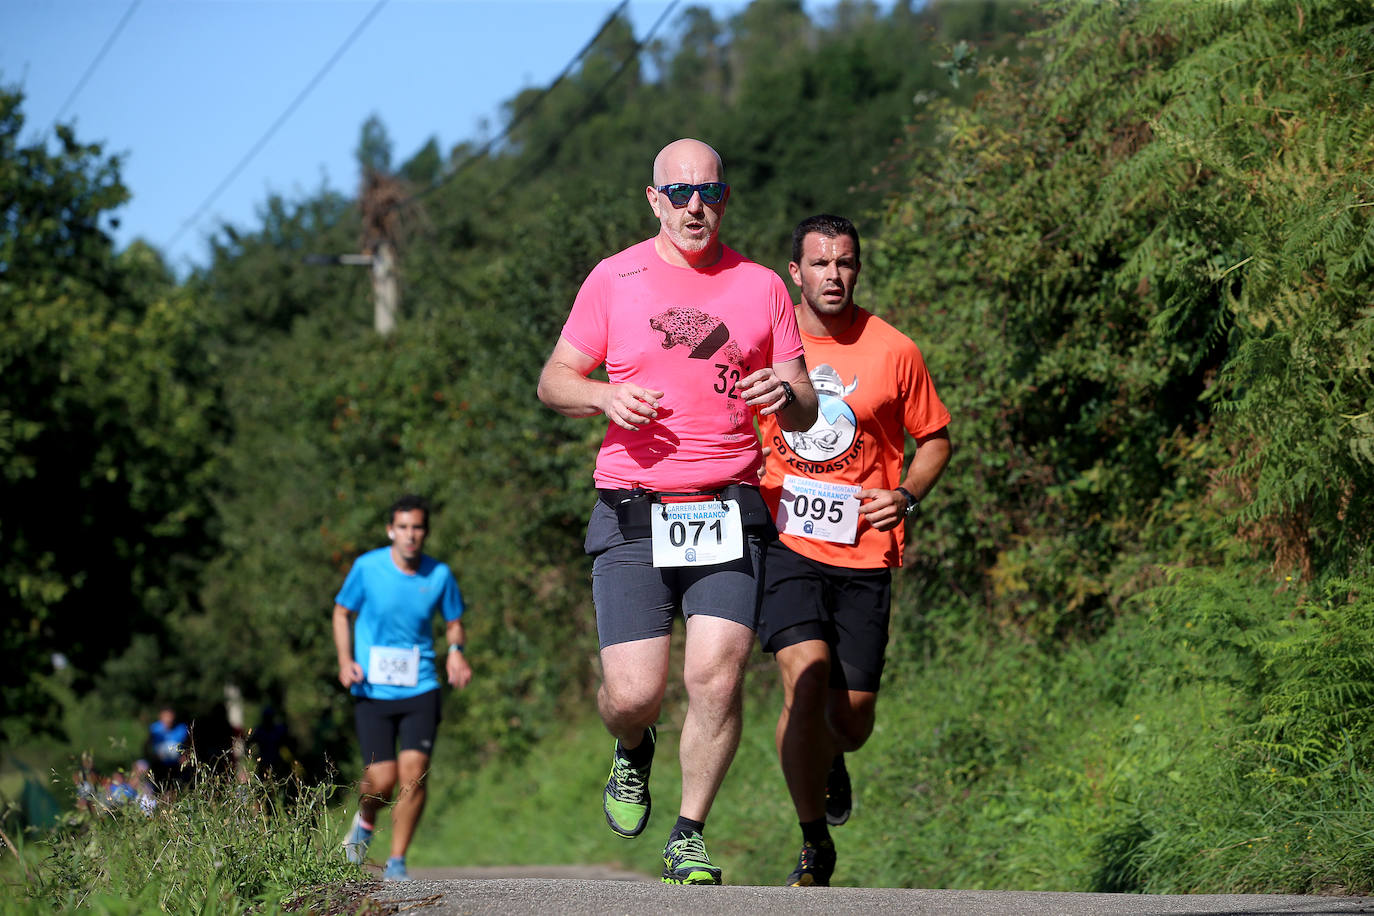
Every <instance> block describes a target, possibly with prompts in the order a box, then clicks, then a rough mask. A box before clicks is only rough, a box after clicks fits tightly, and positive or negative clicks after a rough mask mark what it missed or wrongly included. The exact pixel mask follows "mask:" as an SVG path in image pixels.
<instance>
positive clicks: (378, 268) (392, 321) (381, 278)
mask: <svg viewBox="0 0 1374 916" xmlns="http://www.w3.org/2000/svg"><path fill="white" fill-rule="evenodd" d="M400 310H401V289H400V283H399V282H398V281H397V279H396V249H395V247H394V246H393V245H392V244H391V241H390V239H382V240H381V241H379V242H377V244H376V245H374V246H373V248H372V328H373V330H375V331H376V332H377V333H378V334H381V335H382V336H383V337H385V336H386V335H388V334H390V333H391V332H392V331H394V330H396V315H397V313H399V312H400Z"/></svg>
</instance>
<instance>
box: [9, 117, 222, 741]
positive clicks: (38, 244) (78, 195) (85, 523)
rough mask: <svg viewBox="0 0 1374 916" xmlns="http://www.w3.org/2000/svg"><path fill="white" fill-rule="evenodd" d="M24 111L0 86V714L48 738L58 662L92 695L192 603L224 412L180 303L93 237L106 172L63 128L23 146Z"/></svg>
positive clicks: (157, 265)
mask: <svg viewBox="0 0 1374 916" xmlns="http://www.w3.org/2000/svg"><path fill="white" fill-rule="evenodd" d="M21 103H22V97H21V95H20V94H19V93H17V92H12V91H8V90H0V188H3V189H4V190H3V192H0V193H3V198H0V375H3V377H4V380H5V382H4V385H3V386H0V505H3V506H4V514H3V516H2V517H0V593H2V594H3V595H4V596H5V600H6V604H7V608H6V612H5V614H4V615H3V621H0V628H3V635H4V638H3V643H4V645H5V646H6V649H7V654H6V658H7V664H6V666H5V669H4V671H3V673H0V702H2V703H3V705H4V707H5V710H6V713H7V715H10V716H12V717H19V718H21V719H25V720H27V721H28V722H29V724H30V725H36V726H43V725H50V724H51V719H50V716H49V711H50V706H51V704H50V703H47V702H45V700H44V698H43V697H42V696H41V695H40V688H39V682H38V681H37V679H36V675H38V674H40V673H41V672H43V671H45V670H50V666H51V664H52V662H51V660H50V659H51V657H52V656H53V655H54V654H56V653H60V654H62V655H63V656H65V657H67V658H68V659H69V660H70V661H71V663H72V665H73V666H74V667H75V668H76V670H77V671H78V674H79V679H78V683H81V684H86V685H89V684H90V683H91V679H92V677H93V675H94V674H95V672H96V671H98V670H99V668H100V667H101V666H102V665H103V664H104V663H105V662H106V661H107V660H109V659H110V658H111V657H112V656H114V655H116V654H117V653H119V652H120V651H121V650H122V649H123V648H124V647H125V646H127V645H128V643H129V641H130V639H131V637H132V636H133V634H135V633H138V632H145V633H151V634H155V635H156V634H160V633H162V631H163V621H164V619H165V618H166V616H167V615H169V614H171V613H174V612H176V611H178V610H179V609H182V608H185V607H186V606H188V604H189V603H190V602H191V600H192V597H193V595H194V592H195V588H196V580H197V574H198V571H199V565H200V563H201V562H202V561H203V560H204V558H205V557H206V556H207V554H208V553H209V551H210V550H211V543H212V536H211V531H210V528H209V525H210V511H209V506H208V502H207V498H206V490H207V483H208V481H209V478H210V476H211V468H212V466H213V461H212V458H211V455H212V451H213V449H214V446H215V441H214V440H215V436H216V431H217V429H218V419H217V418H218V412H217V395H216V389H215V385H214V383H213V379H212V367H211V366H210V364H209V362H208V360H207V358H206V353H205V351H204V349H203V343H202V340H203V337H204V330H205V328H204V325H203V322H202V320H201V318H200V316H199V315H198V313H197V311H196V309H195V308H194V307H193V303H192V301H191V300H190V298H189V296H187V295H186V294H185V292H184V291H181V290H178V289H177V288H176V287H175V286H174V285H173V284H172V280H171V276H170V274H169V272H168V271H167V269H166V267H165V266H164V265H163V264H162V262H161V260H160V258H159V257H158V256H157V255H156V253H154V252H153V251H151V250H150V249H148V248H147V247H146V246H142V245H135V246H132V247H131V248H130V250H129V251H127V252H126V253H125V254H124V255H123V256H121V257H116V256H115V254H114V250H113V246H112V244H111V240H110V238H109V236H108V235H107V234H106V233H105V231H104V230H103V229H102V228H101V220H102V219H104V218H106V216H107V214H108V213H109V211H110V210H112V209H113V208H115V207H117V206H118V205H119V204H121V203H123V202H124V200H125V199H126V198H127V193H126V191H125V189H124V187H123V185H122V184H121V183H120V181H119V163H118V160H116V159H110V158H106V157H105V156H104V155H103V154H102V152H101V148H100V147H99V146H98V145H95V144H83V143H80V142H78V141H77V140H76V138H75V136H74V134H73V132H72V131H71V130H70V129H69V128H68V127H66V126H60V127H59V128H58V130H57V149H56V150H55V151H51V150H49V149H48V147H47V145H46V143H44V142H42V141H39V142H36V143H32V144H29V145H21V143H20V140H19V137H20V133H21V130H22V128H23V125H24V118H23V115H22V113H21ZM148 683H149V681H148V680H146V672H145V680H144V681H143V684H144V685H145V691H146V685H147V684H148ZM126 686H127V685H126ZM167 686H168V687H169V689H170V687H171V685H167Z"/></svg>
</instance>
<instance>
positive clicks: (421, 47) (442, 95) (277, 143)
mask: <svg viewBox="0 0 1374 916" xmlns="http://www.w3.org/2000/svg"><path fill="white" fill-rule="evenodd" d="M695 4H696V5H704V6H709V7H710V8H711V9H712V11H713V13H714V14H715V15H716V18H717V19H719V20H722V21H723V20H725V19H727V18H728V17H729V16H730V15H731V14H732V13H735V12H738V11H739V10H740V9H742V8H743V7H745V6H747V3H746V2H703V0H695ZM617 5H618V0H505V2H501V0H385V2H384V3H383V4H382V6H381V7H380V9H378V0H0V84H4V85H5V86H6V87H7V88H15V87H17V88H19V89H21V90H22V91H23V93H24V95H25V101H24V104H23V108H22V111H23V113H24V115H25V118H26V119H27V123H26V125H25V132H24V134H23V137H22V140H23V141H33V140H37V139H39V138H41V137H42V136H44V135H45V134H49V132H50V128H51V126H52V124H53V122H54V119H55V118H57V117H58V115H59V110H60V109H62V108H63V105H64V104H66V108H65V110H64V111H61V120H62V121H63V122H64V123H74V124H75V127H76V132H77V137H78V139H80V140H82V141H86V142H100V143H102V144H104V146H105V150H106V152H107V153H114V154H119V155H121V156H122V157H123V166H122V170H121V171H122V176H123V180H124V183H125V185H126V186H127V187H128V188H129V191H130V193H131V194H132V199H131V200H130V202H129V203H128V204H126V205H125V206H124V207H122V208H120V210H118V211H117V212H116V213H115V216H117V217H118V218H119V220H120V225H119V227H118V228H117V229H116V230H114V237H115V239H116V242H117V244H118V245H119V247H121V248H122V247H123V246H125V245H127V244H128V243H129V242H130V241H131V240H133V239H134V238H138V237H141V238H144V239H146V240H147V241H149V242H150V243H152V244H153V245H155V246H156V247H158V248H159V249H161V250H162V251H163V252H164V254H165V255H166V256H167V258H168V262H169V264H170V265H171V266H172V267H173V268H175V269H177V270H178V272H184V271H185V270H186V269H187V268H188V267H189V266H191V265H192V264H199V263H203V262H204V260H205V259H206V257H207V245H206V241H205V240H206V238H207V236H208V235H209V234H210V233H211V232H212V231H213V230H214V228H215V227H216V226H217V225H219V224H220V223H221V222H229V223H232V224H234V225H237V226H242V227H249V228H252V227H256V226H257V225H258V218H257V215H256V214H257V209H258V207H260V206H261V204H262V203H263V202H264V201H265V200H266V199H267V197H268V195H269V194H271V193H278V194H281V195H283V196H285V197H288V198H296V197H303V196H305V195H308V194H310V193H312V192H314V191H316V190H318V189H319V188H321V187H322V186H325V185H327V186H329V187H331V188H334V189H337V190H341V191H344V192H346V193H349V194H351V193H353V191H354V189H355V187H356V184H357V169H356V165H355V160H354V150H355V149H356V147H357V144H358V138H359V134H360V130H361V126H362V123H363V121H364V120H365V119H366V118H367V117H368V116H369V115H371V114H374V113H375V114H377V115H378V116H379V117H380V118H381V119H382V121H383V123H384V124H385V125H386V127H387V131H388V133H389V134H390V136H391V139H392V142H393V146H394V159H395V161H396V162H398V163H399V162H401V161H404V160H405V159H407V158H409V156H410V155H411V154H412V153H414V152H415V151H416V150H418V149H419V148H420V147H421V146H422V145H423V144H424V143H425V142H426V140H428V139H429V138H430V137H431V136H435V137H437V138H438V140H439V144H440V147H441V149H443V150H444V151H445V152H447V150H448V149H449V148H450V147H451V146H453V145H454V144H456V143H459V142H462V141H464V140H474V141H477V142H482V141H485V140H487V139H490V138H491V137H494V136H496V135H497V134H499V133H500V131H501V129H502V128H503V126H504V122H503V120H502V111H501V105H502V103H503V102H505V101H507V100H509V99H510V98H511V97H512V96H514V95H515V94H516V93H518V92H519V91H520V90H521V89H524V88H527V87H530V86H544V85H547V84H548V83H549V82H551V81H552V80H553V79H554V78H555V77H556V76H557V75H558V73H559V72H560V71H561V70H562V69H563V68H564V66H566V65H567V63H568V61H569V60H571V59H572V57H573V55H575V54H576V53H577V51H578V50H579V49H581V48H582V46H583V45H584V44H586V42H587V40H588V39H589V38H590V37H591V36H592V35H593V34H594V33H595V31H596V30H597V29H598V28H599V27H600V25H601V23H602V22H603V21H604V20H605V18H606V16H607V15H608V14H609V13H610V12H611V11H612V10H613V9H615V7H616V6H617ZM690 5H693V4H692V3H691V2H679V3H677V4H676V5H675V6H674V5H673V4H672V3H671V2H670V0H630V2H629V4H628V6H627V8H626V11H627V14H628V15H629V17H630V21H631V22H632V23H633V25H634V29H635V34H636V35H637V36H639V37H641V38H642V37H644V35H645V34H646V33H647V32H648V31H649V30H650V29H651V28H652V27H653V25H654V23H655V22H656V21H657V20H658V19H659V17H660V16H661V15H662V14H663V13H664V12H665V11H666V10H669V8H670V7H671V8H672V12H671V14H670V16H669V18H668V20H667V21H666V22H665V23H664V25H663V26H662V27H661V28H660V30H659V32H658V33H657V37H669V38H671V34H672V27H673V25H674V24H675V23H676V22H677V20H678V18H679V17H680V15H681V13H682V12H683V11H684V10H685V9H686V8H687V7H688V6H690ZM830 5H831V4H830V3H811V2H808V3H807V4H806V7H807V9H808V11H810V12H812V13H813V15H814V14H815V13H816V12H817V11H818V10H823V9H826V8H828V7H829V6H830ZM883 5H884V6H886V5H887V4H883ZM126 17H127V18H126ZM369 17H371V18H370V19H369ZM364 21H366V23H367V24H366V27H365V28H364V29H363V30H362V31H361V33H360V34H359V35H358V37H357V38H356V40H355V41H354V42H353V43H352V44H351V45H350V46H349V47H348V49H347V50H346V51H345V52H344V53H343V54H342V56H341V57H339V59H338V60H337V62H336V63H335V64H334V65H333V67H332V68H331V69H329V70H328V72H327V73H326V74H325V75H324V76H323V78H321V79H320V80H319V82H318V83H317V84H316V85H315V87H314V88H313V90H312V91H311V92H310V94H309V95H308V96H307V97H306V98H305V100H304V101H303V102H301V104H300V105H299V107H298V108H296V109H295V111H294V112H293V113H292V114H291V116H290V117H289V118H287V119H286V120H285V121H284V122H283V124H282V126H281V127H280V128H279V129H278V130H277V131H276V132H275V133H274V134H273V136H272V137H271V139H270V140H268V141H267V143H266V145H264V146H263V147H262V148H261V150H260V151H259V152H258V153H257V154H256V155H255V156H254V157H253V159H252V160H251V161H250V162H249V163H248V164H247V166H246V167H244V169H243V170H242V172H241V173H240V174H238V176H237V177H236V178H234V179H233V180H232V181H231V182H229V184H228V185H227V187H226V188H225V189H224V191H223V193H221V194H220V195H219V196H218V197H217V198H216V199H215V201H214V202H213V204H212V205H211V206H210V207H209V209H208V210H206V211H205V213H204V215H203V216H201V217H200V218H199V219H198V220H197V221H196V222H195V223H194V224H193V225H191V226H189V227H186V228H183V226H184V224H185V223H186V222H187V220H188V219H190V218H191V217H192V216H193V215H194V214H195V213H196V212H197V211H198V210H199V209H200V208H201V206H202V205H203V204H205V203H206V201H207V199H208V198H209V197H210V196H211V195H212V194H213V192H214V191H215V190H216V188H217V187H218V186H219V185H221V184H222V183H223V182H225V180H226V179H228V178H229V176H230V174H231V173H232V171H233V170H234V169H235V167H236V166H237V165H238V164H239V163H240V162H241V161H242V160H243V159H244V157H245V156H246V155H247V154H248V152H249V151H250V150H251V149H252V148H253V147H254V146H255V145H256V144H257V143H258V142H259V141H260V140H261V139H262V138H263V136H264V135H265V134H266V133H267V132H268V130H269V129H270V128H271V127H272V125H273V124H274V123H275V122H276V121H277V120H278V119H279V118H280V117H281V116H282V115H283V113H284V112H286V111H287V109H288V107H289V106H291V104H292V103H293V101H294V100H296V99H297V97H298V96H300V94H301V93H302V91H303V90H304V89H305V88H306V87H307V85H308V84H310V83H311V81H312V80H313V79H315V78H316V77H317V76H318V75H319V74H320V72H321V70H322V69H323V68H324V66H325V64H326V62H327V61H329V60H330V58H331V57H332V56H333V55H335V53H336V52H338V51H339V50H340V48H341V47H342V46H343V45H344V44H345V42H346V40H347V39H348V37H349V36H350V35H351V34H353V33H354V31H355V30H356V29H358V28H359V26H360V25H362V24H363V23H364ZM121 22H123V26H122V28H120V23H121ZM112 37H113V41H111V38H112ZM107 45H108V49H107V50H106V51H105V53H104V54H103V56H101V51H102V48H106V47H107ZM97 60H98V61H99V63H98V64H97V65H96V66H95V68H94V70H91V71H90V76H89V78H88V79H87V80H86V81H85V83H84V84H82V83H81V81H82V78H83V75H84V74H86V73H87V72H88V70H90V68H91V65H92V64H93V63H95V62H96V61H97ZM78 86H80V90H79V91H77V89H78ZM74 92H75V96H73V93H74ZM69 100H70V101H69Z"/></svg>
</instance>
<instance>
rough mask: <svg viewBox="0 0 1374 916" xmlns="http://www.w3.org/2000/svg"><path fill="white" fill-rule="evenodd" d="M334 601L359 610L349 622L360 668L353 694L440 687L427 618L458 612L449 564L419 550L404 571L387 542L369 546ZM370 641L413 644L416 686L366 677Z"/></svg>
mask: <svg viewBox="0 0 1374 916" xmlns="http://www.w3.org/2000/svg"><path fill="white" fill-rule="evenodd" d="M334 603H335V604H341V605H343V606H344V607H346V608H348V609H349V610H350V611H353V612H354V613H356V614H357V615H358V618H357V620H356V621H355V622H354V626H353V660H354V661H356V662H357V663H358V664H359V665H360V666H361V667H362V669H363V683H361V684H354V685H353V693H354V695H356V696H360V697H371V698H372V699H374V700H404V699H406V698H408V697H414V696H419V695H420V694H422V693H426V692H428V691H430V690H437V689H438V688H439V676H438V674H437V672H436V670H435V666H434V631H433V630H432V629H431V627H432V624H431V620H432V619H433V617H434V613H435V612H436V611H438V612H439V613H441V614H443V617H444V620H457V619H458V618H459V617H462V616H463V595H462V593H461V592H459V591H458V581H457V580H456V579H454V578H453V572H452V571H451V570H450V569H449V568H448V566H446V565H445V564H443V563H440V562H439V561H438V560H435V559H434V558H433V557H427V556H423V555H421V557H420V568H419V570H417V571H416V572H415V573H414V574H408V573H405V572H402V571H401V570H400V569H399V568H397V566H396V564H395V563H394V562H393V561H392V559H391V548H389V547H379V548H377V549H376V550H369V551H368V552H367V553H365V554H363V555H362V556H360V557H358V559H356V560H354V561H353V568H352V569H350V570H349V571H348V578H346V579H344V584H343V588H341V589H339V594H337V595H336V596H334ZM373 646H385V647H388V648H391V649H418V650H419V654H420V659H419V661H420V663H419V669H418V677H417V680H416V684H415V686H414V687H404V686H400V685H398V684H374V683H372V682H371V681H369V680H368V679H367V668H368V661H369V658H370V657H371V655H372V647H373Z"/></svg>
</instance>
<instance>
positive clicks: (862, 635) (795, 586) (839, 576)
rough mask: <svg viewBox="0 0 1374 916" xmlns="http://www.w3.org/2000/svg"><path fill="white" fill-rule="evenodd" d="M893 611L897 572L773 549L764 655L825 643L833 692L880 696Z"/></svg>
mask: <svg viewBox="0 0 1374 916" xmlns="http://www.w3.org/2000/svg"><path fill="white" fill-rule="evenodd" d="M891 610H892V570H890V569H846V568H845V567H843V566H831V565H830V564H828V563H819V562H817V561H815V560H812V559H810V558H808V557H804V556H802V555H801V554H799V553H796V552H795V551H793V550H789V549H788V548H787V546H786V545H784V544H783V543H782V542H781V541H779V542H778V543H776V544H774V545H772V547H770V548H769V551H768V569H767V574H766V575H765V576H764V585H763V608H762V610H761V611H760V613H759V627H758V631H759V644H760V645H761V646H763V650H764V651H765V652H777V651H778V650H779V649H785V648H787V647H788V646H793V645H796V644H797V643H799V642H805V641H807V640H809V639H822V640H825V641H826V642H827V643H829V644H830V659H831V664H830V686H831V687H835V688H838V689H843V690H863V691H867V692H869V693H877V692H878V685H879V684H880V683H881V681H882V678H883V665H884V663H885V658H884V656H885V655H886V653H887V626H888V619H889V617H890V616H891ZM837 662H838V664H837Z"/></svg>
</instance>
